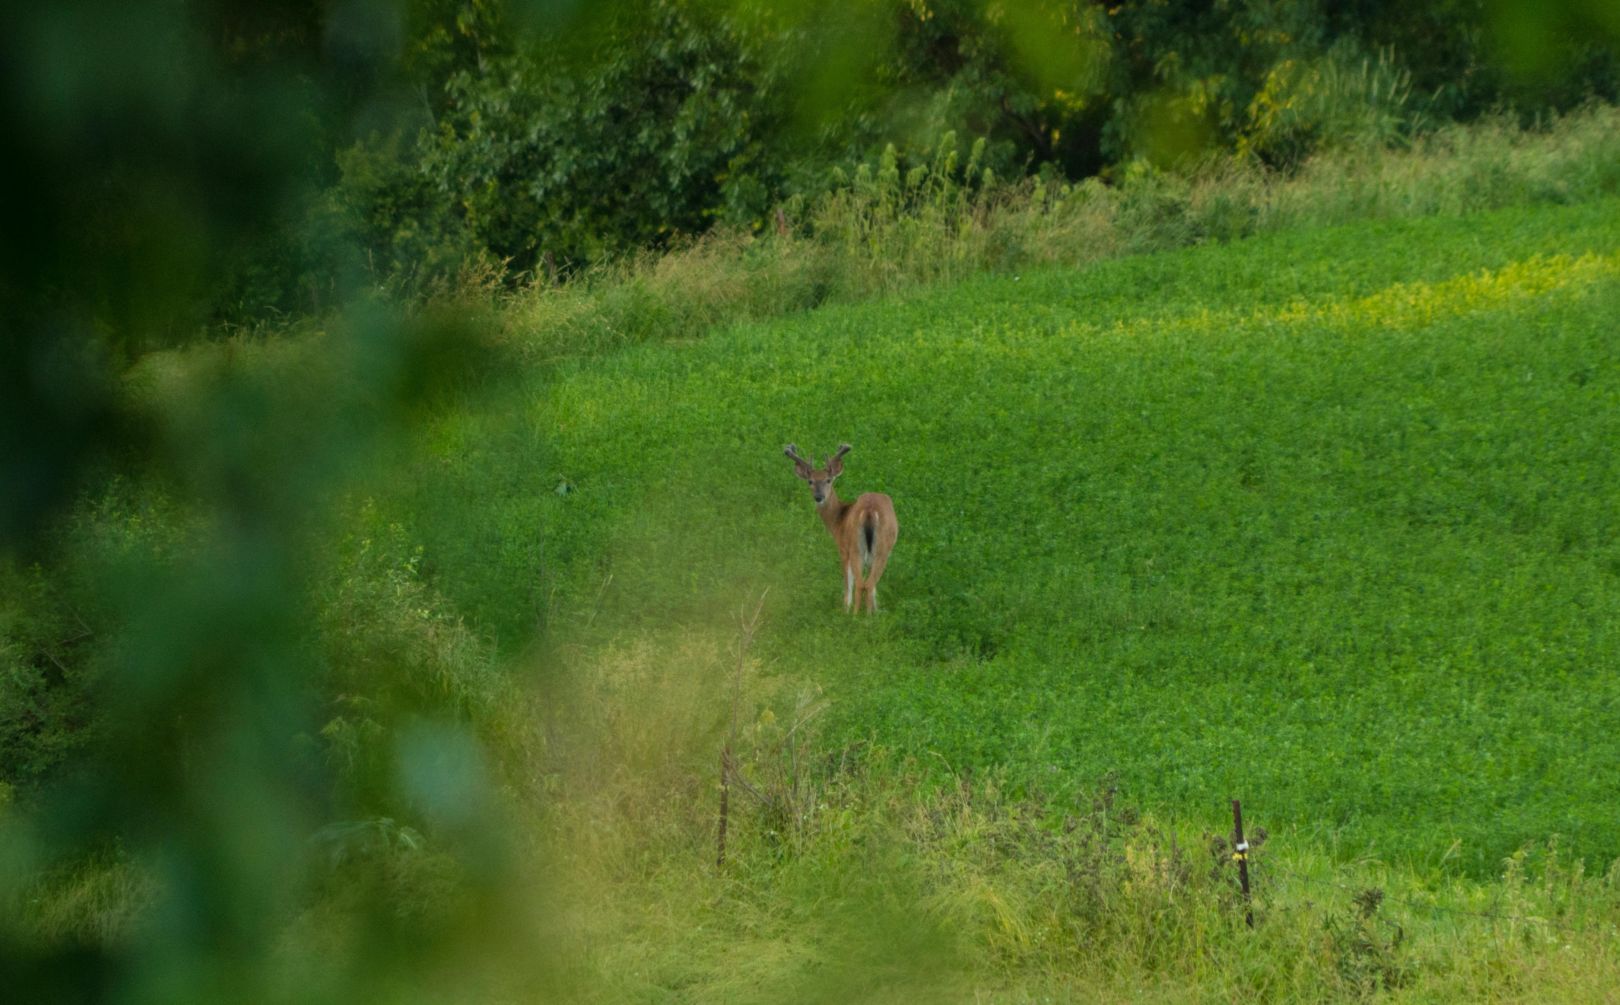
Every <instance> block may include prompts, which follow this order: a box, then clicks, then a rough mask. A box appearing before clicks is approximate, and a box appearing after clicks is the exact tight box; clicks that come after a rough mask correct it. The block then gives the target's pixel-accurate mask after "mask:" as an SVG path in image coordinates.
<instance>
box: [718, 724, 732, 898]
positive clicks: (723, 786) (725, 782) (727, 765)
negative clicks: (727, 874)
mask: <svg viewBox="0 0 1620 1005" xmlns="http://www.w3.org/2000/svg"><path fill="white" fill-rule="evenodd" d="M730 815H731V744H729V743H728V744H726V746H725V749H724V750H722V751H720V836H719V839H718V840H717V841H716V844H717V845H718V847H717V848H716V850H715V856H714V865H715V868H717V869H724V868H725V867H726V823H727V820H728V818H729V817H730Z"/></svg>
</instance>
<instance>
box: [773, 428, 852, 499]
mask: <svg viewBox="0 0 1620 1005" xmlns="http://www.w3.org/2000/svg"><path fill="white" fill-rule="evenodd" d="M849 450H850V447H849V444H847V443H845V444H843V445H842V446H840V447H839V448H838V452H837V453H835V454H833V455H832V456H831V457H829V458H827V463H825V464H823V465H822V466H821V467H819V468H818V467H816V466H815V464H814V463H812V462H811V461H810V460H809V459H808V458H806V457H805V456H804V455H803V454H801V453H799V448H798V447H796V446H794V445H793V444H791V443H789V444H788V445H787V446H786V447H784V448H783V450H782V452H783V453H785V454H787V456H788V459H789V460H791V461H792V462H793V472H794V473H795V474H797V475H798V476H799V477H800V478H803V479H804V480H805V481H807V482H809V483H810V494H811V495H813V496H815V497H816V505H817V506H820V505H822V504H823V503H825V502H826V501H827V497H828V496H829V495H831V494H832V483H833V480H834V479H835V478H837V477H838V476H839V475H841V474H843V473H844V455H845V454H847V453H849Z"/></svg>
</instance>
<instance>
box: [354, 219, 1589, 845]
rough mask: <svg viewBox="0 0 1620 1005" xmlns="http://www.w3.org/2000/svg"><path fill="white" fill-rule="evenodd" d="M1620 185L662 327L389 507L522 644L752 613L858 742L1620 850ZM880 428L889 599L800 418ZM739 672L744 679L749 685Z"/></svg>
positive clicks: (556, 375) (1175, 804) (830, 739)
mask: <svg viewBox="0 0 1620 1005" xmlns="http://www.w3.org/2000/svg"><path fill="white" fill-rule="evenodd" d="M1616 317H1620V202H1616V201H1614V200H1610V201H1607V202H1601V203H1597V204H1588V205H1582V206H1575V207H1565V208H1554V209H1527V210H1513V211H1505V212H1498V213H1494V214H1489V215H1480V216H1470V217H1466V218H1442V219H1429V220H1418V221H1407V222H1384V223H1367V224H1363V225H1356V226H1351V227H1345V228H1340V229H1332V230H1315V231H1308V232H1299V233H1287V234H1280V235H1275V236H1270V237H1263V238H1259V239H1255V240H1251V241H1246V242H1240V243H1237V244H1232V245H1226V246H1205V247H1201V248H1196V249H1192V250H1187V251H1182V252H1174V253H1168V254H1159V255H1152V256H1144V257H1137V258H1128V259H1122V260H1118V261H1115V262H1111V263H1106V264H1103V265H1100V266H1098V267H1094V268H1090V269H1087V270H1085V271H1083V272H1075V271H1070V270H1065V269H1049V270H1044V271H1040V272H1035V273H1028V274H1024V275H1021V276H1017V277H999V278H984V279H979V280H975V281H971V282H967V283H964V284H961V285H958V286H954V287H951V288H946V289H928V290H923V291H920V292H915V293H911V294H907V295H903V296H901V297H898V298H895V299H891V300H888V301H884V302H878V303H871V304H865V305H859V306H852V307H836V308H827V309H822V310H818V311H816V312H813V313H810V314H807V315H803V316H798V317H793V318H790V319H787V320H782V321H778V322H774V323H767V324H757V325H742V326H736V327H732V328H729V329H727V330H722V331H716V332H714V333H712V334H710V335H708V336H706V337H703V338H700V339H696V340H693V341H690V342H685V343H676V344H656V345H645V346H641V347H636V348H631V349H628V350H624V351H621V352H618V353H616V354H613V355H610V356H607V357H605V358H599V359H590V360H585V361H580V362H577V363H573V364H565V365H562V366H560V367H556V368H554V369H552V370H550V371H547V372H545V373H543V374H538V375H533V376H529V377H522V378H518V379H514V380H511V381H508V382H507V392H506V393H505V394H503V395H502V396H501V397H500V398H499V399H498V400H497V401H495V402H493V403H490V404H487V405H486V406H485V407H483V408H481V409H480V410H476V411H474V412H470V413H469V412H464V411H459V410H458V411H454V412H450V413H448V414H446V415H444V416H443V417H442V418H440V419H439V420H437V421H435V422H434V423H432V424H431V426H430V428H429V430H428V431H427V433H426V434H425V435H424V437H423V439H422V441H421V444H420V452H419V455H418V456H417V458H416V460H415V461H414V462H413V463H411V464H409V465H407V466H405V467H404V468H403V469H402V471H401V473H400V476H399V477H398V478H397V479H396V480H395V489H394V492H393V494H392V495H391V496H390V497H389V501H388V502H387V503H386V507H385V508H386V509H387V510H388V511H389V512H390V513H391V514H393V515H394V516H396V517H397V518H398V519H400V520H401V521H402V522H403V523H404V524H405V526H406V532H407V533H408V534H409V535H410V536H411V537H412V538H413V539H416V540H420V541H422V542H423V544H424V546H425V565H424V568H425V569H426V570H427V571H428V572H427V574H428V576H429V577H430V579H431V581H432V583H433V584H434V585H435V586H436V587H437V588H438V589H440V590H441V591H443V592H444V593H445V594H446V595H447V596H448V597H449V598H450V599H451V601H452V602H453V603H454V605H455V607H456V609H457V610H459V611H460V612H461V613H462V614H463V615H464V616H465V617H466V618H467V619H468V620H469V622H470V623H472V624H473V625H475V626H477V627H478V628H479V629H480V630H482V631H484V632H486V633H487V634H489V635H492V636H494V637H495V638H496V639H497V640H498V643H499V644H500V645H501V646H502V648H503V649H504V650H506V651H507V652H509V653H510V652H515V651H516V650H517V649H518V648H519V647H520V646H521V645H522V644H523V643H524V642H525V640H526V639H528V638H529V637H530V636H531V633H532V630H533V626H534V625H535V624H536V623H541V624H545V625H546V626H547V627H548V628H549V629H551V632H550V634H551V635H552V636H553V637H555V638H558V639H565V640H568V642H567V644H560V643H559V644H557V645H555V646H554V647H553V648H552V649H551V650H549V651H548V652H547V653H545V654H542V656H541V657H540V658H539V661H538V662H539V664H540V665H541V666H542V668H543V669H542V671H541V677H542V680H545V679H552V680H559V679H561V676H562V675H563V674H565V673H566V672H567V667H568V665H569V656H568V653H569V652H577V651H578V649H577V644H580V643H587V644H589V643H591V642H592V641H593V640H594V642H595V643H596V644H598V645H606V644H608V640H620V641H622V640H624V639H628V638H633V637H637V636H638V635H640V636H644V637H654V636H656V634H657V633H660V632H667V631H669V630H670V629H671V628H672V626H684V627H687V628H691V629H694V630H724V629H726V626H728V625H732V624H733V623H734V620H735V617H736V611H737V609H738V608H739V606H741V605H743V604H749V603H752V602H754V601H756V600H757V599H758V598H759V597H760V596H761V595H763V596H764V598H765V627H764V629H763V630H762V631H761V633H760V636H759V639H758V642H757V645H758V647H759V651H760V653H761V654H762V658H763V659H764V662H765V665H766V667H767V668H768V669H767V671H766V672H767V674H769V675H771V676H774V677H776V678H779V679H782V680H788V681H793V682H797V683H800V684H804V683H808V684H810V685H812V686H814V687H817V688H819V689H820V690H821V692H822V693H823V695H824V696H825V697H826V698H827V699H828V700H829V703H830V705H829V711H828V713H827V715H826V716H825V717H824V720H823V735H822V741H823V743H824V744H826V745H828V746H829V748H830V749H838V748H840V747H842V746H845V745H848V744H853V743H857V742H860V741H867V742H871V743H875V744H877V745H880V746H882V747H884V748H887V749H889V750H892V751H897V752H899V753H901V754H904V755H913V756H915V757H917V758H918V759H919V760H920V761H922V762H924V763H927V764H932V765H936V766H937V768H938V771H939V773H940V775H941V777H944V776H945V775H946V774H948V773H958V774H960V773H974V774H984V773H986V772H989V773H992V774H996V775H997V776H998V777H1001V778H1003V779H1004V780H1005V782H1006V783H1007V784H1009V785H1010V786H1012V788H1013V789H1015V790H1016V791H1021V792H1026V793H1030V794H1035V795H1037V796H1038V797H1039V798H1041V799H1043V800H1046V801H1048V802H1049V803H1050V804H1052V805H1056V806H1063V805H1066V804H1067V802H1068V801H1070V800H1073V799H1075V798H1078V797H1079V796H1080V795H1081V794H1083V793H1086V792H1090V791H1093V790H1094V788H1095V786H1096V784H1097V781H1098V779H1099V778H1101V777H1103V776H1105V775H1107V774H1110V773H1112V774H1113V775H1114V776H1115V777H1117V779H1118V781H1119V784H1120V786H1121V788H1122V790H1123V791H1124V792H1125V793H1126V794H1127V795H1128V796H1129V797H1130V798H1132V799H1134V800H1137V801H1139V802H1141V803H1143V804H1145V805H1147V806H1149V807H1152V808H1154V809H1155V810H1156V811H1158V812H1161V813H1164V814H1166V815H1168V816H1170V817H1172V818H1175V819H1180V820H1184V821H1193V822H1200V823H1205V824H1207V825H1209V826H1211V827H1215V828H1218V827H1219V826H1221V823H1222V820H1223V819H1224V818H1223V814H1224V813H1226V811H1227V800H1229V799H1230V798H1233V797H1238V798H1241V799H1243V800H1244V803H1245V806H1246V807H1247V808H1248V813H1249V814H1250V816H1251V817H1252V818H1253V819H1254V820H1255V822H1256V823H1260V824H1263V825H1265V826H1267V827H1268V828H1270V829H1272V830H1273V831H1278V830H1292V831H1293V832H1294V833H1296V834H1297V835H1298V836H1299V837H1300V838H1301V839H1308V840H1309V841H1310V842H1312V843H1313V844H1316V845H1319V846H1321V847H1325V848H1328V849H1330V850H1331V851H1332V852H1333V853H1334V854H1337V855H1340V856H1343V857H1351V856H1359V855H1364V854H1371V855H1375V856H1377V857H1379V858H1382V859H1384V860H1388V861H1393V862H1398V863H1401V864H1403V865H1408V866H1413V867H1417V868H1419V869H1420V870H1426V869H1428V868H1438V867H1440V866H1441V864H1442V863H1445V866H1444V868H1445V869H1448V870H1452V869H1461V870H1462V871H1464V872H1466V873H1468V874H1471V875H1476V876H1485V875H1489V874H1492V873H1494V872H1495V871H1496V870H1497V868H1498V865H1499V862H1500V860H1501V859H1502V857H1503V856H1505V855H1507V854H1508V853H1510V852H1512V851H1513V850H1514V849H1516V848H1518V847H1520V846H1522V845H1523V844H1524V843H1526V842H1528V841H1533V840H1540V839H1546V838H1549V837H1551V836H1553V835H1557V836H1559V838H1560V840H1561V841H1562V846H1563V847H1564V848H1565V849H1566V850H1570V851H1573V852H1574V853H1575V854H1577V855H1581V856H1586V857H1589V858H1590V859H1592V860H1593V861H1595V862H1597V863H1606V862H1608V861H1609V860H1611V859H1613V858H1614V857H1615V856H1617V855H1620V832H1617V831H1616V830H1615V827H1614V807H1615V806H1617V805H1620V739H1617V737H1620V673H1617V672H1616V670H1617V668H1620V537H1617V529H1620V526H1617V525H1620V514H1617V508H1616V503H1617V492H1616V490H1617V489H1620V466H1617V462H1616V459H1615V453H1614V444H1615V443H1616V442H1617V441H1620V338H1617V337H1616V330H1615V328H1614V318H1616ZM790 440H791V441H793V442H796V443H798V444H800V445H801V446H802V447H804V448H805V449H806V450H808V451H810V452H812V453H814V454H816V455H817V456H818V457H819V456H822V455H824V454H826V453H828V452H830V451H831V450H832V448H833V447H834V446H835V445H836V444H837V443H838V442H840V441H843V440H848V441H850V442H852V443H853V444H854V446H855V449H854V452H853V453H852V454H851V455H850V456H849V458H848V459H847V461H846V464H847V473H846V474H845V475H844V477H843V479H842V480H841V482H840V486H839V487H840V490H841V491H842V492H843V494H844V496H845V497H846V498H849V497H851V496H852V495H854V494H855V493H858V492H861V491H869V490H881V491H885V492H888V493H889V494H891V495H892V496H893V498H894V500H895V506H896V508H897V511H898V514H899V518H900V522H901V527H902V529H901V535H900V541H899V545H898V547H897V548H896V551H895V555H894V558H893V561H892V563H891V565H890V567H889V572H888V575H887V577H886V578H885V580H884V583H883V589H882V600H883V602H884V605H885V610H884V612H883V614H882V615H881V617H880V618H878V619H876V620H873V621H866V620H857V621H851V620H849V619H847V618H846V617H845V616H844V615H843V614H842V612H841V609H840V601H841V591H842V584H841V582H840V579H839V573H838V569H837V563H836V557H835V553H834V549H833V547H832V544H831V542H830V541H829V540H828V539H827V538H826V534H825V532H824V531H823V529H822V528H821V525H820V522H819V521H818V520H817V519H816V517H815V514H814V512H813V509H812V504H811V501H810V499H809V494H808V492H807V491H806V490H805V488H804V486H803V484H802V483H800V482H799V481H798V480H797V479H795V478H794V477H793V475H792V472H791V468H790V465H789V464H788V462H787V461H786V460H785V459H784V458H783V457H782V456H781V444H782V443H784V442H787V441H790ZM717 700H719V699H717Z"/></svg>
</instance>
